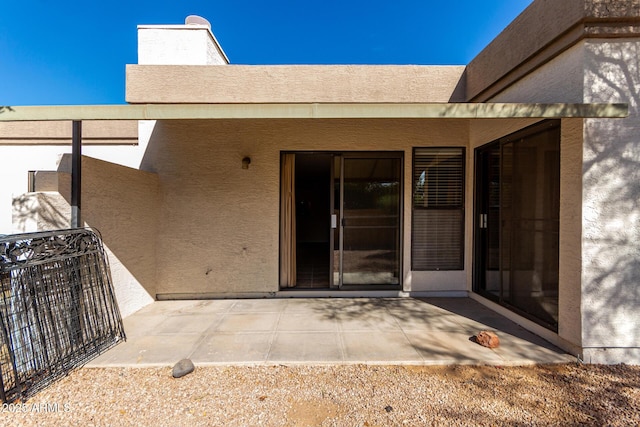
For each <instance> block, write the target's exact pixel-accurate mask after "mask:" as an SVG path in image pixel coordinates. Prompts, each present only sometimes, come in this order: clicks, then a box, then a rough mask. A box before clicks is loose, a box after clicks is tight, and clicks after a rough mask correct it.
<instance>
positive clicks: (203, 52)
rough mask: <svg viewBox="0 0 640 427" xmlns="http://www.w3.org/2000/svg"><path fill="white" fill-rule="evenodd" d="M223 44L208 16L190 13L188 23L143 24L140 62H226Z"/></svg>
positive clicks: (139, 30)
mask: <svg viewBox="0 0 640 427" xmlns="http://www.w3.org/2000/svg"><path fill="white" fill-rule="evenodd" d="M228 63H229V59H228V58H227V55H225V53H224V51H223V50H222V47H221V46H220V44H219V43H218V41H217V40H216V38H215V36H214V35H213V32H211V24H210V23H209V21H207V20H206V19H204V18H202V17H200V16H197V15H189V16H187V18H186V19H185V23H184V25H139V26H138V64H141V65H226V64H228Z"/></svg>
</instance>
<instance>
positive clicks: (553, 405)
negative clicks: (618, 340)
mask: <svg viewBox="0 0 640 427" xmlns="http://www.w3.org/2000/svg"><path fill="white" fill-rule="evenodd" d="M0 423H1V424H2V425H21V426H22V425H25V426H36V425H38V426H41V425H56V426H62V425H78V426H106V425H108V426H129V425H136V426H138V425H153V426H218V425H219V426H260V425H264V426H316V425H327V426H333V425H337V426H387V425H393V426H396V425H398V426H400V425H408V426H417V425H437V426H441V425H444V426H446V425H465V426H466V425H487V426H497V425H528V426H529V425H534V426H535V425H544V426H547V425H562V426H568V425H598V426H600V425H610V426H628V425H638V424H640V366H626V365H616V366H597V365H576V364H566V365H541V366H528V367H496V366H364V365H341V366H282V365H281V366H255V367H197V368H196V370H195V372H193V373H192V374H189V375H187V376H186V377H183V378H180V379H174V378H172V377H171V369H170V368H158V369H149V368H145V369H142V368H109V369H96V368H91V369H89V368H83V369H79V370H76V371H74V372H72V373H71V374H70V375H69V376H68V377H66V378H63V379H62V380H60V381H59V382H57V383H55V384H53V385H52V386H50V387H49V388H48V389H46V390H44V391H42V392H40V393H39V394H37V395H36V396H34V397H33V398H31V399H29V400H28V401H27V402H25V403H18V404H14V405H13V406H11V405H9V406H7V405H4V406H3V408H2V414H0Z"/></svg>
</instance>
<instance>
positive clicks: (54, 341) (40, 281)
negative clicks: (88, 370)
mask: <svg viewBox="0 0 640 427" xmlns="http://www.w3.org/2000/svg"><path fill="white" fill-rule="evenodd" d="M124 339H125V334H124V329H123V327H122V319H121V317H120V311H119V309H118V305H117V303H116V299H115V295H114V292H113V286H112V283H111V278H110V273H109V266H108V262H107V258H106V256H105V253H104V248H103V246H102V241H101V239H100V237H99V236H98V234H97V233H96V232H94V231H92V230H88V229H73V230H59V231H47V232H40V233H28V234H19V235H10V236H0V398H1V399H2V400H3V401H4V402H13V401H15V400H17V399H20V398H22V399H26V398H28V397H29V396H31V395H33V394H34V393H36V392H37V391H39V390H41V389H43V388H44V387H46V386H47V385H49V384H51V383H52V382H53V381H55V380H56V379H58V378H60V377H62V376H65V375H66V374H67V373H69V371H71V370H72V369H74V368H76V367H78V366H81V365H83V364H84V363H86V362H88V361H90V360H91V359H93V358H95V357H96V356H97V355H99V354H101V353H103V352H104V351H106V350H107V349H109V348H111V347H112V346H114V345H115V344H117V343H118V342H119V341H121V340H124Z"/></svg>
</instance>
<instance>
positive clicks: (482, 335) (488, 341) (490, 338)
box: [476, 331, 500, 348]
mask: <svg viewBox="0 0 640 427" xmlns="http://www.w3.org/2000/svg"><path fill="white" fill-rule="evenodd" d="M476 342H477V343H478V344H480V345H482V346H484V347H488V348H496V347H498V346H500V338H498V336H497V335H496V334H495V332H491V331H480V332H479V333H478V335H476Z"/></svg>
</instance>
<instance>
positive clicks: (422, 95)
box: [126, 65, 464, 103]
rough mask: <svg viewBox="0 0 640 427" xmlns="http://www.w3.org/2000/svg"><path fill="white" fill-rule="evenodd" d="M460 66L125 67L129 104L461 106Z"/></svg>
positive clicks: (462, 94)
mask: <svg viewBox="0 0 640 427" xmlns="http://www.w3.org/2000/svg"><path fill="white" fill-rule="evenodd" d="M463 72H464V67H462V66H418V65H228V66H194V65H181V66H180V65H174V66H161V65H127V93H126V100H127V102H130V103H242V102H246V103H273V102H276V103H277V102H285V103H295V102H348V103H352V102H448V101H450V100H452V101H461V100H462V98H463V96H464V93H463V91H462V90H461V87H460V85H461V84H462V83H461V78H462V73H463Z"/></svg>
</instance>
